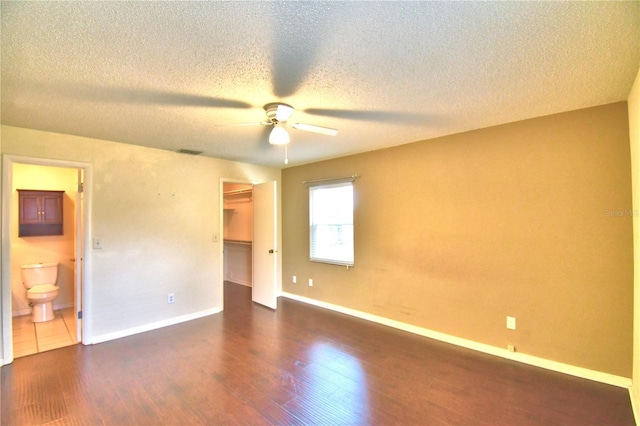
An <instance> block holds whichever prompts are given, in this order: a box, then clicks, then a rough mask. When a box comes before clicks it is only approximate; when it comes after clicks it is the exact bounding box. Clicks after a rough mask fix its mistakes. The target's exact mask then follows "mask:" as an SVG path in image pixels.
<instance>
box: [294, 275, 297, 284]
mask: <svg viewBox="0 0 640 426" xmlns="http://www.w3.org/2000/svg"><path fill="white" fill-rule="evenodd" d="M297 282H298V278H297V277H296V276H295V275H294V276H293V283H294V284H295V283H297Z"/></svg>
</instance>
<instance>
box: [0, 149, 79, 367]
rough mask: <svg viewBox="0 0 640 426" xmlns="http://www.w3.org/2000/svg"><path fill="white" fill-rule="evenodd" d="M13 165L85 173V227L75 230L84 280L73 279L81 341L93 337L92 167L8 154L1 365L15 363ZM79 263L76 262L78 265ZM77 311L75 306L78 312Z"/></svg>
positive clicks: (5, 163)
mask: <svg viewBox="0 0 640 426" xmlns="http://www.w3.org/2000/svg"><path fill="white" fill-rule="evenodd" d="M13 164H31V165H36V166H50V167H64V168H70V169H77V170H82V175H83V177H84V188H83V193H84V196H83V208H82V217H81V218H78V220H79V221H81V224H82V228H83V230H82V232H78V229H75V230H74V232H75V238H76V244H77V245H79V246H80V247H82V253H81V254H82V258H81V260H80V262H81V266H80V269H81V270H82V274H81V277H79V278H74V279H76V280H79V281H80V282H79V283H78V282H76V289H75V291H76V294H75V295H74V296H75V297H76V299H75V300H81V309H82V335H81V336H77V337H78V341H79V342H81V343H83V344H84V342H89V341H90V337H91V315H90V306H91V304H90V301H91V278H90V277H91V252H90V251H88V250H87V248H88V247H90V246H91V245H90V244H89V242H90V241H91V188H92V185H91V179H92V166H91V164H90V163H81V162H76V161H65V160H54V159H48V158H38V157H25V156H17V155H8V154H5V155H3V156H2V223H1V228H2V252H1V253H2V259H1V265H2V274H1V275H0V295H1V297H0V300H1V303H2V318H0V320H1V321H2V327H1V331H2V359H1V361H2V362H1V364H2V365H6V364H10V363H11V362H13V328H12V324H13V312H12V303H11V299H12V298H11V282H12V274H11V234H12V232H11V231H12V230H11V219H12V212H13V207H14V203H13V193H12V188H13ZM77 261H78V259H76V262H77ZM77 309H78V307H77V306H76V310H77Z"/></svg>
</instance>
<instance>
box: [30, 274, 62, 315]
mask: <svg viewBox="0 0 640 426" xmlns="http://www.w3.org/2000/svg"><path fill="white" fill-rule="evenodd" d="M21 268H22V285H24V287H25V288H26V289H27V300H29V305H30V306H32V309H31V321H33V322H45V321H51V320H52V319H54V318H55V314H54V313H53V301H54V300H55V298H56V297H58V293H60V288H59V287H58V286H57V285H56V282H57V281H58V263H32V264H29V265H22V266H21Z"/></svg>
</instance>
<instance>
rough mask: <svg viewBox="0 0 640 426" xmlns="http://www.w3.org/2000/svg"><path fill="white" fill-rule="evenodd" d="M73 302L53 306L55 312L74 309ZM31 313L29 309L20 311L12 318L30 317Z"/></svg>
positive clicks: (13, 313) (12, 314) (14, 313)
mask: <svg viewBox="0 0 640 426" xmlns="http://www.w3.org/2000/svg"><path fill="white" fill-rule="evenodd" d="M73 306H74V304H73V302H67V303H62V304H59V305H58V304H55V303H54V304H53V310H55V311H59V310H60V309H67V308H73ZM30 313H31V308H28V309H18V310H16V311H13V312H11V316H12V317H21V316H23V315H29V314H30Z"/></svg>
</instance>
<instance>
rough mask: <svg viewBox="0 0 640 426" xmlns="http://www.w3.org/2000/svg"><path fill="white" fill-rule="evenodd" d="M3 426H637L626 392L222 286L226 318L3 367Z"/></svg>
mask: <svg viewBox="0 0 640 426" xmlns="http://www.w3.org/2000/svg"><path fill="white" fill-rule="evenodd" d="M1 374H2V387H1V392H2V393H1V403H2V406H1V407H2V417H1V422H2V425H22V424H28V425H36V424H91V425H93V424H113V425H129V424H153V425H155V424H172V425H186V424H216V425H217V424H241V425H254V424H255V425H258V424H293V425H303V424H304V425H309V424H358V425H359V424H375V425H439V424H463V425H474V424H476V425H547V424H567V425H589V424H592V425H632V424H634V419H633V414H632V411H631V405H630V401H629V393H628V391H627V390H626V389H622V388H617V387H613V386H608V385H604V384H600V383H595V382H591V381H588V380H582V379H578V378H574V377H570V376H566V375H563V374H559V373H554V372H550V371H546V370H542V369H538V368H535V367H531V366H527V365H521V364H518V363H515V362H511V361H508V360H503V359H500V358H496V357H492V356H489V355H484V354H481V353H476V352H473V351H470V350H466V349H462V348H457V347H454V346H451V345H447V344H444V343H441V342H436V341H432V340H429V339H426V338H422V337H419V336H415V335H412V334H408V333H404V332H401V331H398V330H394V329H391V328H388V327H384V326H381V325H377V324H372V323H368V322H366V321H362V320H359V319H355V318H351V317H348V316H345V315H341V314H338V313H334V312H330V311H325V310H322V309H320V308H315V307H312V306H308V305H305V304H302V303H299V302H296V301H292V300H287V299H282V298H281V300H279V302H278V310H277V311H276V312H274V311H271V310H269V309H266V308H263V307H261V306H259V305H255V304H252V303H251V301H250V289H249V288H247V287H243V286H239V285H235V284H229V283H227V284H225V311H224V313H221V314H218V315H213V316H210V317H207V318H202V319H198V320H194V321H190V322H187V323H182V324H178V325H175V326H172V327H166V328H163V329H160V330H155V331H151V332H147V333H143V334H138V335H135V336H130V337H127V338H123V339H118V340H115V341H110V342H106V343H101V344H98V345H93V346H82V345H77V346H71V347H66V348H62V349H57V350H53V351H50V352H44V353H40V354H35V355H31V356H27V357H24V358H19V359H16V360H15V361H14V362H13V364H11V365H7V366H4V367H2V369H1Z"/></svg>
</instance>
